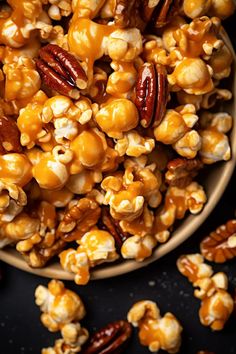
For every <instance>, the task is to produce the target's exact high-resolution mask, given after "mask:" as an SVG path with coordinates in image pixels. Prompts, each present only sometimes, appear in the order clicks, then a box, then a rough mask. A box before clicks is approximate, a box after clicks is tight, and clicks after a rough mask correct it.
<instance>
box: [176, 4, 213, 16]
mask: <svg viewBox="0 0 236 354" xmlns="http://www.w3.org/2000/svg"><path fill="white" fill-rule="evenodd" d="M211 4H212V0H207V1H206V0H197V1H194V2H193V1H191V0H184V2H183V10H184V13H185V15H186V16H188V17H190V18H196V17H200V16H203V15H206V13H207V12H208V11H209V9H210V7H211Z"/></svg>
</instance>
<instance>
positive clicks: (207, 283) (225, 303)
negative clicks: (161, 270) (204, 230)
mask: <svg viewBox="0 0 236 354" xmlns="http://www.w3.org/2000/svg"><path fill="white" fill-rule="evenodd" d="M177 267H178V269H179V271H180V273H182V274H183V275H184V276H186V277H187V278H188V280H189V281H190V282H191V283H192V284H193V287H194V288H196V290H195V291H194V296H195V297H197V298H198V299H200V300H201V307H200V310H199V317H200V321H201V323H202V324H203V325H204V326H209V327H211V329H212V330H214V331H220V330H222V329H223V327H224V325H225V323H226V322H227V320H228V318H229V317H230V315H231V313H232V311H233V307H234V304H233V299H232V296H231V295H230V294H229V293H228V292H227V289H228V279H227V276H226V274H225V273H222V272H219V273H215V274H214V275H213V270H212V267H211V266H209V265H207V264H205V263H204V259H203V257H202V256H201V255H200V254H192V255H186V256H181V257H180V258H179V259H178V261H177Z"/></svg>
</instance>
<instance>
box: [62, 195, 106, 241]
mask: <svg viewBox="0 0 236 354" xmlns="http://www.w3.org/2000/svg"><path fill="white" fill-rule="evenodd" d="M100 214H101V208H100V207H99V205H98V203H97V202H96V201H94V200H92V199H89V198H81V199H80V200H72V201H71V202H70V203H69V204H68V207H67V210H66V211H65V214H64V216H63V218H62V220H61V222H60V224H59V226H58V233H59V234H60V237H61V238H62V239H64V240H65V241H73V240H79V239H80V238H81V237H82V236H83V235H84V234H85V233H86V232H87V231H89V230H90V229H91V228H92V227H93V226H95V225H96V224H97V222H98V219H99V217H100Z"/></svg>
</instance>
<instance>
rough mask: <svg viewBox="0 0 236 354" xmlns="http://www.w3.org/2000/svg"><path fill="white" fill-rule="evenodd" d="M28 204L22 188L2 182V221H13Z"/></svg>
mask: <svg viewBox="0 0 236 354" xmlns="http://www.w3.org/2000/svg"><path fill="white" fill-rule="evenodd" d="M26 204H27V196H26V194H25V192H24V191H23V189H22V188H21V187H19V186H17V185H16V184H13V183H8V182H6V181H4V180H0V221H3V222H10V221H12V220H13V219H14V218H15V216H16V215H18V214H19V213H20V212H21V211H22V210H23V207H24V206H25V205H26Z"/></svg>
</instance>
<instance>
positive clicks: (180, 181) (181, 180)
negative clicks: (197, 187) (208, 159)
mask: <svg viewBox="0 0 236 354" xmlns="http://www.w3.org/2000/svg"><path fill="white" fill-rule="evenodd" d="M201 168H203V163H202V162H201V161H200V160H198V159H192V160H188V159H183V158H177V159H174V160H171V161H169V163H168V164H167V170H168V171H167V172H166V174H165V181H166V182H167V183H168V184H169V185H170V186H177V187H178V188H185V187H187V186H188V185H189V184H190V183H191V182H192V180H193V178H194V177H195V176H196V175H197V174H198V171H199V170H200V169H201Z"/></svg>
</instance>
